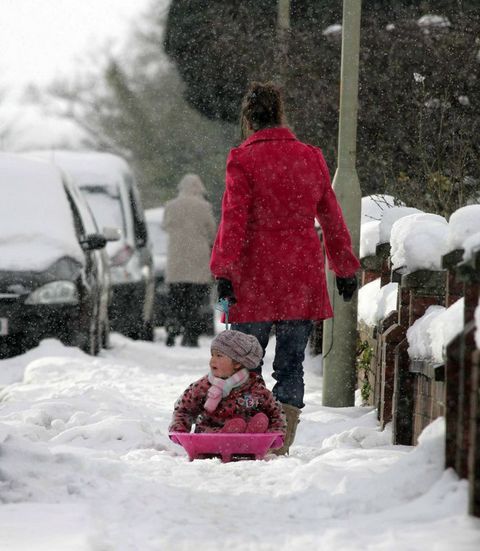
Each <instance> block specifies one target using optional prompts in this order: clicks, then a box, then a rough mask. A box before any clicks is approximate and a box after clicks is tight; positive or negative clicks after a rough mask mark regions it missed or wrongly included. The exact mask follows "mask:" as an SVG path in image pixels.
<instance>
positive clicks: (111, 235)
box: [102, 226, 122, 241]
mask: <svg viewBox="0 0 480 551" xmlns="http://www.w3.org/2000/svg"><path fill="white" fill-rule="evenodd" d="M102 233H103V235H104V237H105V239H106V240H107V241H119V240H120V239H121V237H122V230H121V229H120V228H114V227H111V226H105V227H104V228H103V231H102Z"/></svg>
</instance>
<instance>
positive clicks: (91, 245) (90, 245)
mask: <svg viewBox="0 0 480 551" xmlns="http://www.w3.org/2000/svg"><path fill="white" fill-rule="evenodd" d="M106 244H107V239H106V238H105V236H104V235H102V234H101V233H91V234H89V235H87V236H86V237H85V239H82V240H81V241H80V245H81V246H82V248H83V249H85V250H86V251H96V250H97V249H103V248H104V247H105V245H106Z"/></svg>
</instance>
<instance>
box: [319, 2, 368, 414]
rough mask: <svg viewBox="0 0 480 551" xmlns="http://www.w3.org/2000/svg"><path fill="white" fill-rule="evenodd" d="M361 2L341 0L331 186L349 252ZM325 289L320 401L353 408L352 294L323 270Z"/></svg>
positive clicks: (356, 237)
mask: <svg viewBox="0 0 480 551" xmlns="http://www.w3.org/2000/svg"><path fill="white" fill-rule="evenodd" d="M361 4H362V3H361V0H344V2H343V26H342V64H341V87H340V121H339V131H338V166H337V170H336V172H335V177H334V179H333V189H334V190H335V194H336V196H337V198H338V200H339V202H340V205H341V207H342V210H343V214H344V217H345V221H346V222H347V225H348V228H349V230H350V234H351V236H352V243H353V248H354V251H355V252H356V253H357V254H358V250H359V241H360V209H361V192H360V184H359V181H358V175H357V170H356V166H355V164H356V141H357V108H358V65H359V50H360V15H361ZM327 282H328V289H329V294H330V298H331V301H332V306H333V311H334V318H333V319H330V320H327V321H325V322H324V327H323V405H325V406H332V407H345V406H353V405H354V402H355V380H356V370H355V351H356V345H357V342H356V340H357V293H355V296H354V298H353V300H352V301H351V302H343V299H342V298H341V297H340V296H339V295H338V293H337V291H336V288H335V276H334V275H333V274H332V273H331V272H329V274H328V276H327Z"/></svg>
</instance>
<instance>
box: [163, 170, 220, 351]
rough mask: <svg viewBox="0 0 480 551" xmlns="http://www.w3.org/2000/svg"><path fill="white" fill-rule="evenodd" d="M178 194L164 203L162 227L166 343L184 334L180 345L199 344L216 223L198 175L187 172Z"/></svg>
mask: <svg viewBox="0 0 480 551" xmlns="http://www.w3.org/2000/svg"><path fill="white" fill-rule="evenodd" d="M178 190H179V193H178V196H177V197H176V198H175V199H172V200H171V201H168V202H167V203H166V204H165V211H164V216H163V229H164V230H165V231H166V232H167V233H168V249H167V266H166V270H165V282H166V283H167V284H168V286H169V310H170V312H169V314H168V321H167V341H166V344H167V346H173V345H174V344H175V337H176V336H177V335H179V334H182V333H183V337H182V345H183V346H198V337H199V335H200V333H201V319H200V307H201V305H202V303H203V302H204V300H205V299H206V297H207V296H208V295H209V293H210V285H211V282H212V276H211V273H210V267H209V263H210V253H211V249H212V245H213V241H214V239H215V233H216V222H215V218H214V216H213V212H212V206H211V205H210V203H209V202H208V201H207V200H206V198H205V195H206V190H205V187H204V185H203V183H202V181H201V179H200V177H199V176H197V175H196V174H186V175H185V176H184V177H183V178H182V179H181V180H180V183H179V184H178Z"/></svg>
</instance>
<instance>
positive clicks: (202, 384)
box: [169, 330, 286, 435]
mask: <svg viewBox="0 0 480 551" xmlns="http://www.w3.org/2000/svg"><path fill="white" fill-rule="evenodd" d="M211 354H212V356H211V359H210V373H209V374H208V375H205V376H204V377H202V378H201V379H199V380H198V381H196V382H194V383H192V384H191V385H190V386H189V387H188V388H187V390H185V392H184V393H183V395H182V396H180V398H179V399H178V400H177V402H176V404H175V408H174V412H173V418H172V422H171V424H170V427H169V432H190V429H191V428H192V425H193V424H195V432H230V433H245V432H250V433H259V432H281V433H283V435H285V430H286V422H285V416H284V414H283V411H282V408H281V406H280V403H279V402H277V401H276V400H275V398H274V396H273V394H272V393H271V392H270V390H268V389H267V387H266V386H265V383H264V381H263V379H262V377H261V376H260V375H257V373H254V372H252V371H250V370H251V369H255V368H256V367H257V366H258V364H259V363H260V360H261V359H262V355H263V351H262V347H261V346H260V343H259V342H258V340H257V338H256V337H254V336H253V335H247V334H245V333H241V332H240V331H234V330H226V331H223V332H222V333H220V334H218V335H217V336H216V337H215V338H214V339H213V341H212V344H211Z"/></svg>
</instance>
